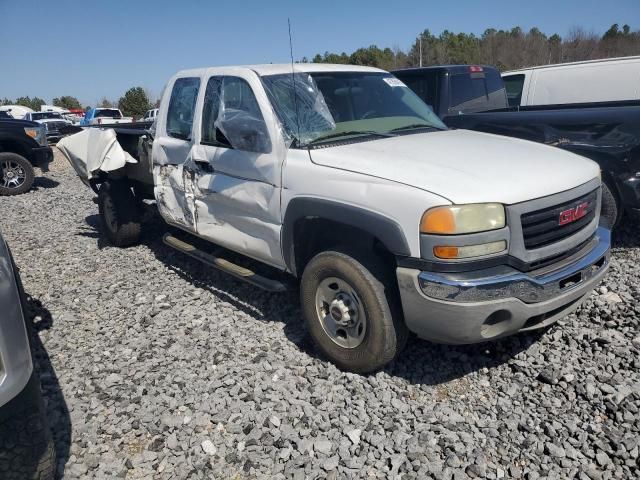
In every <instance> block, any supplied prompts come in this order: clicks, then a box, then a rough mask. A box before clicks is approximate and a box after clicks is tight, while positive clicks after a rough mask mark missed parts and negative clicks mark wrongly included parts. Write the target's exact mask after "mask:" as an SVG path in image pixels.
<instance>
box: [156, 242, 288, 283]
mask: <svg viewBox="0 0 640 480" xmlns="http://www.w3.org/2000/svg"><path fill="white" fill-rule="evenodd" d="M162 241H163V242H164V243H165V244H166V245H168V246H169V247H171V248H174V249H175V250H178V251H179V252H182V253H184V254H185V255H189V256H190V257H192V258H195V259H196V260H199V261H201V262H202V263H204V264H206V265H209V266H211V267H213V268H217V269H218V270H222V271H223V272H225V273H228V274H229V275H231V276H233V277H235V278H237V279H238V280H242V281H243V282H247V283H250V284H251V285H254V286H256V287H259V288H262V289H263V290H267V291H269V292H284V291H286V290H288V288H287V285H286V284H284V283H283V282H280V281H278V280H272V279H270V278H266V277H263V276H262V275H258V274H257V273H255V272H254V271H253V270H249V269H248V268H244V267H241V266H240V265H236V264H235V263H231V262H230V261H228V260H225V259H224V258H220V257H216V256H214V255H211V254H210V253H207V252H204V251H202V250H200V249H199V248H197V247H195V246H193V245H191V244H190V243H187V242H185V241H183V240H180V239H179V238H176V237H174V236H173V235H171V234H170V233H165V234H164V237H162Z"/></svg>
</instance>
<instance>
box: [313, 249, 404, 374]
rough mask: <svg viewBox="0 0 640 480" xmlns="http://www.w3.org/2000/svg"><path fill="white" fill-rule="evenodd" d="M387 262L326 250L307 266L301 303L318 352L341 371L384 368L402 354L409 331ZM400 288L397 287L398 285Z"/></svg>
mask: <svg viewBox="0 0 640 480" xmlns="http://www.w3.org/2000/svg"><path fill="white" fill-rule="evenodd" d="M385 280H388V276H387V275H385V269H384V268H383V265H382V262H381V261H380V260H379V259H377V258H375V257H373V256H372V257H371V258H367V259H366V260H364V261H360V260H357V259H356V258H355V256H354V255H350V254H348V253H344V252H340V251H327V252H322V253H320V254H318V255H316V256H315V257H314V258H312V259H311V261H310V262H309V263H308V264H307V266H306V268H305V269H304V272H303V274H302V280H301V284H300V300H301V304H302V311H303V315H304V319H305V323H306V325H307V329H308V331H309V333H310V335H311V338H312V339H313V341H314V343H315V344H316V346H317V347H318V349H319V350H320V351H321V352H322V353H323V354H324V355H325V356H326V357H327V358H328V359H329V360H331V361H332V362H333V363H335V364H336V365H337V366H338V367H339V368H341V369H343V370H347V371H351V372H355V373H368V372H373V371H376V370H379V369H381V368H383V367H384V366H385V365H386V364H388V363H389V362H390V361H391V360H393V359H394V358H395V357H396V356H397V354H398V353H400V352H401V351H402V349H403V348H404V345H405V343H406V340H407V335H408V331H407V328H406V326H405V324H404V322H403V320H402V316H401V314H400V309H399V308H398V307H397V305H398V302H397V294H396V292H395V289H394V288H390V287H389V286H388V285H390V284H391V282H390V281H388V282H385V283H387V285H385V283H383V282H384V281H385ZM393 285H395V284H393Z"/></svg>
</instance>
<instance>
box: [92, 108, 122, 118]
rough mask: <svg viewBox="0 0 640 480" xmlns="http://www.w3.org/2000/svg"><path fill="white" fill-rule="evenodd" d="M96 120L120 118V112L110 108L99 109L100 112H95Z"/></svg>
mask: <svg viewBox="0 0 640 480" xmlns="http://www.w3.org/2000/svg"><path fill="white" fill-rule="evenodd" d="M95 116H96V118H98V117H109V118H120V117H122V114H121V113H120V110H114V109H112V108H101V109H100V110H96V115H95Z"/></svg>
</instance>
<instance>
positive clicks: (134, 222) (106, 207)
mask: <svg viewBox="0 0 640 480" xmlns="http://www.w3.org/2000/svg"><path fill="white" fill-rule="evenodd" d="M98 209H99V211H100V220H101V223H102V229H103V231H104V233H105V235H106V237H107V239H108V240H109V242H111V244H113V245H114V246H116V247H129V246H131V245H135V244H137V243H138V241H139V240H140V230H141V222H140V209H139V205H138V202H137V200H136V197H135V196H134V195H133V192H132V191H131V188H130V187H129V185H128V184H127V183H126V182H110V181H107V182H104V183H103V184H102V185H100V189H99V190H98Z"/></svg>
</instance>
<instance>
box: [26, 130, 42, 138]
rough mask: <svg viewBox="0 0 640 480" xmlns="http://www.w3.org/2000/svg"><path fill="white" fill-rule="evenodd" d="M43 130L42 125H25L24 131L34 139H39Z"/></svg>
mask: <svg viewBox="0 0 640 480" xmlns="http://www.w3.org/2000/svg"><path fill="white" fill-rule="evenodd" d="M41 130H42V127H34V128H32V127H25V129H24V133H26V134H27V135H29V136H30V137H31V138H33V139H34V140H37V139H38V137H39V136H40V131H41Z"/></svg>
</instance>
